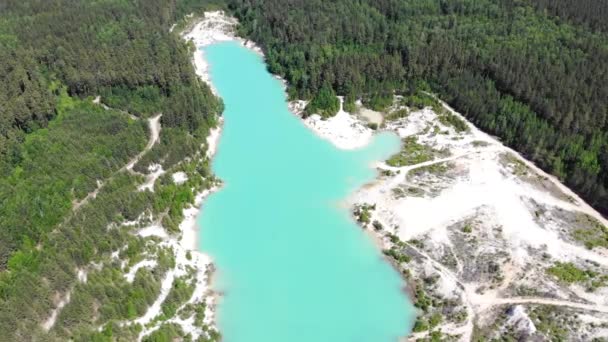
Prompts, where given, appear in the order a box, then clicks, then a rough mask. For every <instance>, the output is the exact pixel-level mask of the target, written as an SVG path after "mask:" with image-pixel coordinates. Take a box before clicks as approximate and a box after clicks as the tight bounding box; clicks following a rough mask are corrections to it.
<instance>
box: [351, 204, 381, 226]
mask: <svg viewBox="0 0 608 342" xmlns="http://www.w3.org/2000/svg"><path fill="white" fill-rule="evenodd" d="M373 210H376V205H375V204H361V205H356V206H355V208H354V209H353V215H354V216H355V217H356V218H357V222H359V223H361V224H362V225H363V226H364V227H365V226H366V225H368V224H369V223H370V222H371V216H372V213H371V212H372V211H373Z"/></svg>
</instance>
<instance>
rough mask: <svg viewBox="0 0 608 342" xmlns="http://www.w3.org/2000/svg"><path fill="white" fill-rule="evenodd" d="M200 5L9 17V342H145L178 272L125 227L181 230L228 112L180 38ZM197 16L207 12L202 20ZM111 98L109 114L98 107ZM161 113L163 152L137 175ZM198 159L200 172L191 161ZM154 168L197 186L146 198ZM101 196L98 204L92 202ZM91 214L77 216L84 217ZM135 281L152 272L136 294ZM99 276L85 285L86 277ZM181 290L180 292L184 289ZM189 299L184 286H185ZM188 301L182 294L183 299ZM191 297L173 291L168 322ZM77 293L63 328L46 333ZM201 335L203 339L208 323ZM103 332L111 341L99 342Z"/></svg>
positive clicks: (5, 166) (1, 249)
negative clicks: (209, 143)
mask: <svg viewBox="0 0 608 342" xmlns="http://www.w3.org/2000/svg"><path fill="white" fill-rule="evenodd" d="M190 5H195V2H194V1H185V0H184V1H182V0H178V1H175V2H171V3H168V2H165V1H160V0H149V1H138V0H134V1H113V0H112V1H96V2H91V1H83V0H57V1H43V2H32V1H13V0H9V1H8V2H5V3H4V4H3V5H1V6H2V11H1V12H0V23H1V24H0V59H1V60H2V61H3V63H1V64H2V66H0V79H1V80H2V82H0V84H1V86H0V87H2V89H0V90H1V91H0V199H1V200H0V201H1V202H2V205H0V226H1V227H2V229H1V230H0V336H2V338H3V339H5V340H11V341H17V340H41V341H42V340H44V341H55V340H61V341H65V340H76V341H89V340H97V341H112V340H135V339H136V338H137V335H138V334H139V331H141V327H140V326H138V325H131V326H122V327H121V326H120V325H119V324H117V323H118V322H119V321H123V320H129V319H133V318H135V317H137V316H141V315H142V314H143V313H144V312H145V311H146V310H147V308H148V306H149V305H150V304H151V303H152V302H153V301H154V300H155V299H156V298H157V296H158V294H159V289H160V280H161V279H162V278H163V277H164V275H165V273H166V271H167V270H168V269H169V268H171V267H173V264H174V260H173V254H172V251H170V250H166V249H164V248H159V247H158V245H157V241H156V238H153V237H149V238H145V239H144V238H141V237H138V236H137V235H135V234H134V233H135V229H138V227H137V226H124V225H121V223H122V222H124V221H127V220H129V221H133V220H136V219H137V218H138V217H142V216H144V215H143V214H144V213H146V214H152V215H153V216H154V217H155V218H158V219H162V222H163V225H164V226H165V227H166V228H167V229H168V230H169V231H171V230H173V231H175V230H176V227H177V224H178V222H179V221H180V220H181V218H182V209H183V208H184V207H185V205H187V204H188V203H189V202H191V201H192V200H193V198H194V195H193V190H192V189H203V188H205V187H209V186H211V184H212V183H213V182H214V180H213V177H211V175H210V173H209V169H208V162H207V161H206V160H203V159H201V158H200V157H201V156H202V155H204V154H203V153H204V151H200V146H201V144H202V143H203V142H204V138H205V137H206V135H207V133H208V130H209V128H210V127H213V126H214V125H215V124H216V120H217V117H218V115H219V114H220V112H221V110H222V104H221V102H220V101H218V100H217V99H216V98H215V97H214V96H213V95H212V93H211V91H210V89H209V88H208V87H207V86H206V85H205V84H204V83H202V82H201V81H200V80H199V79H198V78H197V77H196V75H195V73H194V69H193V66H192V64H191V61H190V55H191V52H192V50H190V49H191V48H192V47H191V46H189V45H187V44H185V43H184V42H183V41H182V40H181V38H180V37H179V35H178V34H176V33H170V32H169V27H170V26H171V24H172V23H173V22H174V21H176V20H177V18H181V17H182V16H183V15H184V14H185V13H189V12H190V11H192V10H198V9H201V8H202V7H200V6H201V3H198V5H196V6H194V7H190ZM197 6H198V7H197ZM97 95H101V96H102V101H103V102H104V104H107V105H109V106H110V107H113V108H115V109H104V108H103V107H102V106H101V105H96V104H93V103H92V99H93V98H94V97H95V96H97ZM157 113H162V118H161V124H162V131H161V137H160V143H159V144H157V145H155V146H154V148H153V149H152V150H151V151H150V152H149V153H147V154H145V155H144V157H143V158H142V160H141V161H140V162H139V163H138V164H137V165H136V166H135V168H134V171H132V172H131V171H127V170H125V166H126V164H127V162H128V161H129V160H131V159H132V158H133V157H134V156H135V155H137V154H139V153H140V152H141V151H142V150H143V149H144V146H145V145H146V142H147V140H148V134H149V133H148V127H147V122H146V120H144V119H145V118H148V117H150V116H152V115H155V114H157ZM186 157H189V158H190V159H188V160H186ZM151 163H160V164H162V165H163V167H164V169H165V170H167V171H168V173H169V174H170V173H172V172H175V171H184V172H186V173H187V174H188V181H187V182H186V183H184V184H181V185H176V184H173V182H172V181H171V179H170V176H169V175H167V176H165V177H162V178H161V179H159V180H158V181H157V182H156V184H155V193H151V192H149V191H138V186H139V185H141V183H142V182H143V181H144V176H145V174H146V173H147V168H148V166H149V165H150V164H151ZM95 190H97V193H96V196H89V198H88V200H87V201H84V202H81V201H82V200H83V199H84V198H87V195H88V194H92V193H93V191H95ZM76 203H78V204H81V205H78V206H76V205H75V204H76ZM113 253H118V255H119V259H120V260H124V261H126V267H127V268H128V267H130V266H132V265H134V264H135V263H136V262H137V261H140V260H143V259H144V258H153V259H155V260H157V262H158V265H157V266H156V267H154V268H153V269H152V270H149V269H145V268H144V269H140V270H139V271H138V272H137V274H136V275H135V279H134V281H133V282H132V283H129V282H127V281H126V279H125V278H124V273H125V272H126V271H127V268H125V269H123V268H122V266H121V263H120V260H116V259H114V258H113V257H111V255H112V254H113ZM81 272H85V273H86V274H87V277H86V282H85V281H78V280H77V278H78V277H77V273H81ZM174 285H175V284H174ZM175 286H177V285H175ZM178 290H179V291H178ZM186 290H187V289H186V288H184V287H181V286H180V287H179V289H176V290H175V291H172V294H173V293H175V295H173V296H171V301H170V302H167V305H166V312H167V313H168V314H171V313H173V312H174V309H173V308H172V306H171V305H172V304H175V305H176V303H181V302H183V301H184V300H183V297H184V296H187V294H188V293H187V291H186ZM68 293H70V302H69V303H68V304H67V305H66V306H65V307H64V308H63V310H61V312H60V313H59V316H58V317H57V321H56V323H55V325H54V326H53V328H52V329H51V330H50V331H49V332H48V333H47V332H45V331H43V329H42V328H41V323H42V322H44V321H45V320H46V319H47V318H48V316H49V315H50V313H51V311H52V310H53V309H54V308H55V306H56V301H57V300H58V298H64V297H65V296H66V295H67V294H68ZM200 326H203V322H202V320H201V321H200ZM98 328H101V330H100V331H98Z"/></svg>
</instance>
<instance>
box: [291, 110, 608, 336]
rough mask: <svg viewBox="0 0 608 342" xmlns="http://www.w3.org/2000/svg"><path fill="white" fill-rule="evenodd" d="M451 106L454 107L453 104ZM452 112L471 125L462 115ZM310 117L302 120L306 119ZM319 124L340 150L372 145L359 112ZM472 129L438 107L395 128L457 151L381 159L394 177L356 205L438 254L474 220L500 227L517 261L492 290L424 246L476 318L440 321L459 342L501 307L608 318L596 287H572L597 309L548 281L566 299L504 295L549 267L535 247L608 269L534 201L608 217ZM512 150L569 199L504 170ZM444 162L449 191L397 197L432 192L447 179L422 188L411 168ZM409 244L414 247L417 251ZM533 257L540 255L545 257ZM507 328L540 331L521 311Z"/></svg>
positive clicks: (432, 265)
mask: <svg viewBox="0 0 608 342" xmlns="http://www.w3.org/2000/svg"><path fill="white" fill-rule="evenodd" d="M294 108H295V106H294ZM446 108H448V109H449V110H451V108H449V107H447V106H446ZM453 113H454V115H457V116H458V117H460V118H461V119H464V118H463V117H462V116H461V115H460V114H458V113H455V112H453ZM307 120H308V119H306V120H304V121H305V123H307V122H306V121H307ZM311 121H312V122H313V123H314V124H310V123H307V126H308V127H310V128H311V129H313V130H314V131H315V132H316V133H317V134H319V135H320V136H322V137H324V138H326V139H328V140H330V141H332V142H333V143H334V144H336V145H337V146H342V147H350V146H362V145H364V144H365V142H363V143H361V145H357V144H356V143H355V142H356V141H360V140H363V139H361V137H360V135H361V132H360V131H358V130H357V129H353V127H357V124H359V125H361V126H362V124H361V123H360V122H359V121H358V120H357V118H355V117H352V116H351V117H349V118H348V119H347V118H346V117H340V116H337V118H336V119H335V120H331V119H330V120H326V121H322V120H320V118H318V117H314V118H313V119H312V120H311ZM465 122H466V120H465ZM467 125H468V127H469V131H468V132H456V131H455V129H454V128H452V127H447V126H445V125H443V124H441V123H440V122H439V120H438V118H437V115H436V114H435V113H434V112H433V111H432V110H431V109H430V108H426V109H423V110H420V111H416V112H412V113H410V115H408V116H407V117H406V118H403V119H399V120H397V121H392V122H389V123H387V129H389V130H392V131H394V132H396V133H398V134H399V136H400V137H402V138H404V137H408V136H411V135H416V136H417V140H418V143H420V144H423V145H425V146H428V147H432V148H433V149H434V150H437V151H439V150H444V151H449V154H450V155H449V156H448V157H444V158H437V159H434V160H431V161H428V162H423V163H420V164H417V165H411V166H405V167H390V166H388V165H386V164H384V163H380V165H379V167H380V168H381V169H384V170H390V171H392V172H393V174H392V175H384V176H383V177H382V178H380V179H378V180H376V181H375V182H374V183H372V184H369V185H368V186H366V187H364V188H362V189H360V190H358V191H357V192H355V193H354V194H353V195H352V196H351V197H350V198H349V200H348V203H349V204H350V205H354V204H362V203H370V204H376V210H374V213H373V219H375V220H378V221H380V222H381V223H382V225H383V226H384V227H385V229H386V230H388V231H389V232H392V233H395V234H396V235H397V236H398V237H399V238H400V240H402V241H409V240H411V239H421V238H422V239H423V241H424V244H425V245H427V246H432V248H433V249H435V250H437V251H438V252H437V255H439V256H440V255H445V253H446V252H447V254H450V253H449V252H450V251H444V249H446V248H447V249H451V248H452V242H451V240H450V238H449V237H448V236H449V232H448V230H447V228H448V227H449V226H451V225H453V224H455V223H457V222H462V221H463V220H467V219H469V218H472V217H474V218H476V220H479V222H480V224H481V225H483V227H480V228H475V227H474V228H473V234H475V230H476V229H483V230H484V232H491V231H492V230H493V229H496V230H497V231H499V232H500V233H499V234H500V236H501V239H503V238H504V243H505V246H506V252H507V253H508V255H509V258H508V260H509V262H508V264H507V265H503V266H504V269H502V273H501V274H502V275H503V276H504V282H503V283H502V284H503V285H501V286H502V287H498V288H494V289H488V288H487V285H488V284H486V283H481V282H476V281H470V282H464V281H461V280H460V278H459V276H460V273H461V272H463V265H462V263H461V260H458V258H457V256H456V254H454V253H452V254H453V255H454V258H455V259H456V260H455V265H451V266H450V268H451V267H453V268H455V269H456V271H455V272H453V271H452V270H451V269H450V268H448V267H445V266H444V265H442V264H441V262H438V261H436V260H434V259H433V256H431V255H429V254H427V253H425V252H424V251H422V250H418V249H417V251H418V253H420V254H421V255H422V256H423V257H424V259H425V261H422V262H423V263H424V264H423V265H426V266H428V267H427V268H428V270H427V271H428V272H431V273H432V272H436V273H438V274H439V275H440V279H439V280H438V282H437V287H436V290H437V292H438V293H440V294H441V295H443V296H444V297H445V298H454V297H458V296H460V298H461V299H462V303H463V305H465V307H466V311H467V313H468V317H467V320H466V322H464V323H461V324H460V325H453V324H451V323H448V324H445V325H442V326H441V329H442V330H443V331H444V332H450V333H457V334H462V335H461V338H462V339H464V340H468V339H469V338H470V336H472V332H473V326H474V324H473V322H474V320H475V319H477V320H483V318H484V315H483V313H484V312H485V310H488V309H490V308H493V307H495V306H496V305H518V304H524V305H525V304H544V305H555V306H566V307H570V308H575V309H582V310H592V311H596V312H607V311H608V302H607V301H606V299H605V298H608V292H606V291H608V289H598V290H596V293H585V291H584V289H582V288H577V287H576V286H574V287H572V286H571V287H570V288H569V290H570V291H572V292H574V293H575V294H576V295H577V296H578V297H579V298H581V299H583V300H586V301H587V302H588V303H593V304H586V303H579V302H576V301H570V300H568V299H569V294H571V292H569V291H568V289H562V288H561V287H560V286H558V285H556V284H553V283H551V282H550V281H549V283H550V284H545V285H544V287H545V289H550V292H551V291H552V293H553V294H554V295H555V296H557V298H563V299H556V298H544V297H509V298H501V296H502V294H503V292H502V291H503V290H507V289H506V288H505V287H507V286H509V284H511V282H512V281H514V278H515V277H518V276H521V271H522V270H525V269H526V267H527V265H530V263H533V264H534V263H536V264H537V265H541V267H542V263H543V262H542V260H540V256H539V254H538V253H540V252H534V251H542V252H543V253H546V254H547V255H549V256H550V259H551V260H556V261H564V262H565V261H573V262H576V261H582V260H589V261H593V262H595V263H597V264H598V265H603V266H608V259H607V258H606V255H604V254H603V253H601V252H598V251H597V250H595V249H594V250H588V249H586V248H584V247H582V246H578V245H573V244H572V243H570V242H569V241H566V240H564V239H563V238H562V236H561V235H560V234H563V233H562V232H563V231H564V230H565V229H566V230H567V229H568V227H562V226H560V225H559V224H560V223H559V220H550V219H548V218H544V217H542V216H541V217H538V215H536V214H535V206H534V204H533V202H535V203H536V204H537V205H539V206H542V207H546V208H549V209H552V208H553V209H560V210H565V211H570V212H581V213H585V214H588V215H590V216H592V217H594V218H596V219H598V220H599V221H600V222H602V223H604V224H605V222H606V220H605V219H604V218H603V217H601V215H599V214H598V213H597V212H596V211H595V210H593V209H592V208H590V207H589V206H588V205H587V204H586V203H584V202H583V201H582V200H581V199H580V198H579V197H578V196H576V195H574V194H573V192H572V191H571V190H570V189H568V188H566V187H565V186H564V185H563V184H561V183H559V182H558V181H557V180H555V178H554V177H550V176H548V175H547V174H546V173H544V172H543V171H541V170H539V169H538V168H537V167H535V166H534V165H533V164H532V163H530V162H529V161H526V160H524V159H523V158H522V157H521V156H519V155H518V154H516V153H515V152H514V151H513V150H511V149H509V148H507V147H505V146H504V145H502V144H501V143H500V142H499V141H497V140H496V139H495V138H493V137H491V136H489V135H488V134H485V133H483V132H481V131H480V130H478V129H477V128H476V127H474V126H473V125H472V124H470V123H469V122H467ZM370 134H371V133H370ZM505 153H513V154H514V156H515V157H516V158H517V159H518V160H520V161H522V162H523V163H524V164H525V165H526V166H527V167H528V168H530V170H531V171H532V173H536V174H538V175H539V178H544V177H547V179H549V181H550V182H552V183H554V185H555V186H556V187H557V188H558V189H559V190H560V191H562V192H563V193H564V194H565V195H566V196H560V195H559V194H554V193H551V192H548V191H542V190H540V189H539V188H537V187H535V186H534V185H533V184H530V183H529V182H526V181H523V180H522V179H521V178H519V177H518V176H517V175H516V174H514V173H513V172H512V171H511V169H510V168H509V167H508V166H505V165H504V161H503V160H502V159H501V157H502V156H503V155H504V154H505ZM446 162H449V172H451V174H450V178H449V181H446V182H443V183H441V184H440V185H441V187H440V188H439V190H437V192H436V193H433V194H432V195H429V194H427V193H423V194H422V195H417V196H414V195H406V196H396V195H395V194H394V193H393V190H394V189H395V188H396V187H404V188H408V187H412V186H413V187H416V186H422V187H425V188H427V189H430V188H432V183H428V182H429V181H432V180H439V182H441V179H442V178H440V177H439V178H438V177H437V176H435V175H432V174H424V177H423V178H422V183H414V182H416V178H415V177H414V178H412V177H408V175H409V173H410V171H412V170H414V169H416V168H421V167H427V166H432V165H435V164H439V163H446ZM429 184H431V185H429ZM568 196H570V197H572V198H574V199H575V201H574V203H572V202H571V201H568V200H567V199H565V197H568ZM474 236H475V235H474ZM489 236H492V235H491V234H490V235H488V237H486V235H478V236H476V237H478V238H480V239H487V238H489ZM501 241H502V240H501ZM385 242H386V241H385ZM410 247H411V248H413V246H412V245H410ZM486 247H487V248H489V249H490V251H491V249H492V248H495V247H492V242H491V241H481V246H480V247H479V248H486ZM501 248H503V247H501ZM480 251H481V249H480ZM452 252H453V251H452ZM531 253H537V254H531ZM532 258H539V260H533V259H532ZM423 269H424V266H423ZM425 272H426V271H425ZM482 285H483V286H484V287H486V288H485V290H484V291H481V292H478V291H477V290H478V289H479V288H480V287H481V286H482ZM508 323H509V324H511V325H513V326H517V327H518V328H522V329H526V330H528V331H535V329H536V328H535V327H534V325H533V324H532V322H531V321H530V320H529V317H527V314H526V312H525V310H523V306H521V305H520V306H518V307H516V308H515V309H514V311H513V315H512V317H510V319H509V322H508ZM419 335H420V337H423V335H424V333H423V334H416V335H415V336H419Z"/></svg>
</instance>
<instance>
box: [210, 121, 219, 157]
mask: <svg viewBox="0 0 608 342" xmlns="http://www.w3.org/2000/svg"><path fill="white" fill-rule="evenodd" d="M222 124H223V120H222V119H220V122H219V123H218V126H217V127H216V128H214V129H212V130H211V131H209V136H207V158H211V157H213V156H214V155H215V152H217V145H218V144H219V141H220V136H221V134H222Z"/></svg>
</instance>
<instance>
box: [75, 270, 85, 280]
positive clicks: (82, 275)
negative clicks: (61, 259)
mask: <svg viewBox="0 0 608 342" xmlns="http://www.w3.org/2000/svg"><path fill="white" fill-rule="evenodd" d="M76 276H77V277H78V281H79V282H81V283H83V284H84V283H86V282H87V270H85V269H79V270H78V272H77V273H76Z"/></svg>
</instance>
